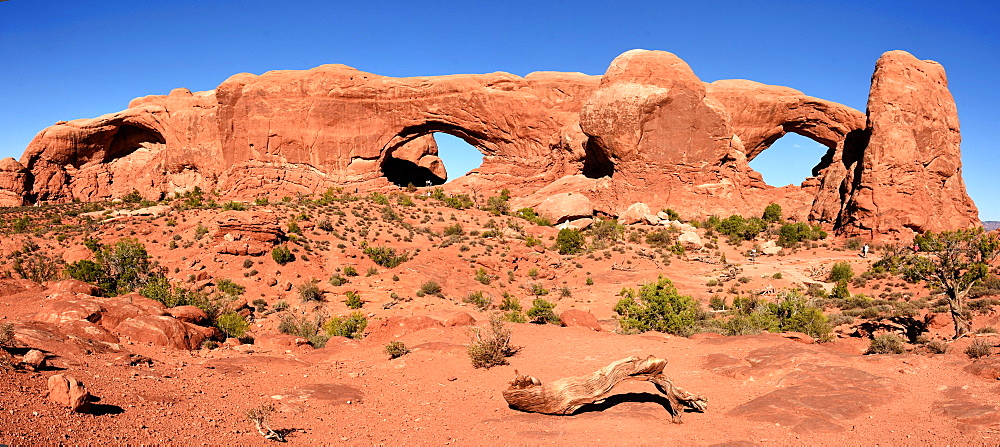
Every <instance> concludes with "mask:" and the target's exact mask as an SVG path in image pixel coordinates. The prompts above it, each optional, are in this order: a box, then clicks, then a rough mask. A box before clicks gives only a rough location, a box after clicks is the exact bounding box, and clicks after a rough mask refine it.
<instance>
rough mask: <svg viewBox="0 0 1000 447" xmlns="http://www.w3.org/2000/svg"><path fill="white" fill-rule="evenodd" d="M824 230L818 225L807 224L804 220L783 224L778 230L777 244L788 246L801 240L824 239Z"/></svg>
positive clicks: (792, 245)
mask: <svg viewBox="0 0 1000 447" xmlns="http://www.w3.org/2000/svg"><path fill="white" fill-rule="evenodd" d="M826 236H827V234H826V232H825V231H823V229H822V228H821V227H820V226H819V225H809V224H807V223H805V222H799V223H791V224H784V225H782V226H781V229H780V230H778V245H780V246H782V247H785V248H789V247H794V246H796V245H798V243H799V242H802V241H816V240H820V239H825V238H826Z"/></svg>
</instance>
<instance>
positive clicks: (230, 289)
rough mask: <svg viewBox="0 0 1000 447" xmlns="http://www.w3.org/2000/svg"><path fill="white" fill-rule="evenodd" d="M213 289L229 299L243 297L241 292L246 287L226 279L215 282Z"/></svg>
mask: <svg viewBox="0 0 1000 447" xmlns="http://www.w3.org/2000/svg"><path fill="white" fill-rule="evenodd" d="M215 288H216V289H218V290H219V292H221V293H223V294H225V295H228V296H231V297H238V296H240V295H243V292H244V291H245V290H246V287H243V286H241V285H239V284H236V283H234V282H232V281H231V280H229V279H226V278H222V279H220V280H218V281H216V283H215Z"/></svg>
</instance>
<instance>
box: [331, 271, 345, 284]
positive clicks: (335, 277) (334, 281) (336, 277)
mask: <svg viewBox="0 0 1000 447" xmlns="http://www.w3.org/2000/svg"><path fill="white" fill-rule="evenodd" d="M347 283H348V281H347V278H344V277H343V276H340V275H336V274H335V275H333V276H331V277H330V284H331V285H333V286H335V287H336V286H342V285H344V284H347Z"/></svg>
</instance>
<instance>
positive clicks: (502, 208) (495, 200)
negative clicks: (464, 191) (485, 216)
mask: <svg viewBox="0 0 1000 447" xmlns="http://www.w3.org/2000/svg"><path fill="white" fill-rule="evenodd" d="M509 200H510V190H509V189H507V188H504V189H502V190H500V195H499V196H493V197H490V198H489V199H486V205H485V206H483V211H487V212H489V213H491V214H493V215H496V216H500V215H504V214H507V213H510V205H509V204H508V203H507V202H508V201H509Z"/></svg>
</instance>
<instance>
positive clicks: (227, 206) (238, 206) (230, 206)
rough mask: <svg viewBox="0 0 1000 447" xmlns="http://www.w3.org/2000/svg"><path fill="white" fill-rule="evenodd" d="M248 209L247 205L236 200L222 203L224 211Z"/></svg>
mask: <svg viewBox="0 0 1000 447" xmlns="http://www.w3.org/2000/svg"><path fill="white" fill-rule="evenodd" d="M229 210H233V211H246V210H247V205H246V204H245V203H243V202H234V201H232V200H230V201H228V202H226V203H223V204H222V211H229Z"/></svg>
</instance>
